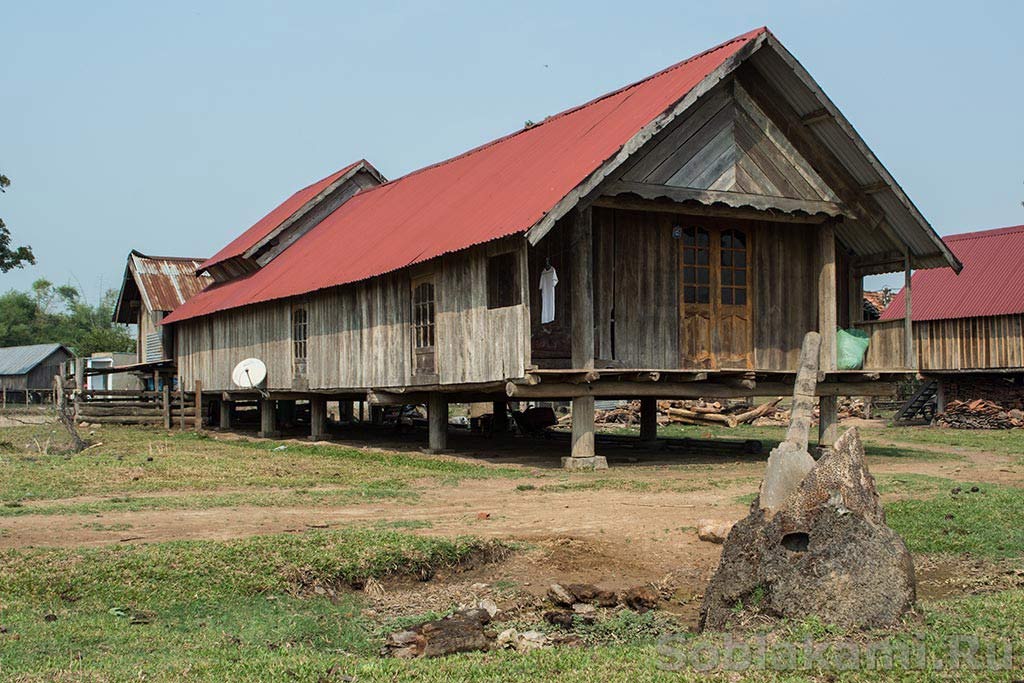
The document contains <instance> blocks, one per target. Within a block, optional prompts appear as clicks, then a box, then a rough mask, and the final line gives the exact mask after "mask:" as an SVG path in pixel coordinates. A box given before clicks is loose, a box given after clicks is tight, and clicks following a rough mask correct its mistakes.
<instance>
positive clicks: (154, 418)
mask: <svg viewBox="0 0 1024 683" xmlns="http://www.w3.org/2000/svg"><path fill="white" fill-rule="evenodd" d="M57 383H58V385H60V384H62V382H60V381H59V379H58V382H57ZM61 391H62V394H63V397H64V400H65V401H67V402H68V403H69V404H73V405H74V416H75V420H77V421H79V422H93V423H98V424H124V425H150V426H154V427H160V426H162V427H164V428H165V429H173V428H175V427H178V428H180V429H182V430H184V429H186V428H187V427H190V426H191V427H193V428H194V429H195V430H196V431H199V430H200V429H201V428H202V421H203V411H202V401H203V398H202V397H203V394H202V386H201V385H200V384H199V383H198V382H196V386H195V390H194V391H191V392H185V391H182V390H180V389H179V390H178V391H171V389H170V387H168V386H164V388H163V390H162V391H144V390H132V389H82V390H80V391H79V390H75V389H67V388H62V389H61Z"/></svg>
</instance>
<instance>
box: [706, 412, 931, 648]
mask: <svg viewBox="0 0 1024 683" xmlns="http://www.w3.org/2000/svg"><path fill="white" fill-rule="evenodd" d="M914 600H915V579H914V565H913V561H912V559H911V556H910V553H909V552H907V548H906V546H905V545H904V543H903V540H902V539H901V538H900V537H899V536H898V535H897V534H896V533H895V532H893V531H892V530H891V529H890V528H889V527H888V526H886V524H885V512H884V511H883V510H882V506H881V505H880V504H879V502H878V493H877V492H876V490H875V483H874V479H873V478H872V476H871V474H870V473H869V472H868V469H867V466H866V465H865V463H864V448H863V446H862V444H861V442H860V437H859V435H858V433H857V430H856V429H855V428H854V429H850V430H849V431H847V432H846V433H845V434H843V435H842V436H841V437H840V438H839V439H838V440H837V441H836V443H835V445H834V447H833V449H832V451H831V452H829V453H827V454H825V455H824V456H823V457H822V459H821V460H819V461H818V462H817V463H816V464H815V466H814V467H813V469H812V470H811V471H810V472H809V473H808V474H807V476H806V477H805V478H804V479H803V480H802V481H801V482H800V483H799V486H798V487H797V489H796V490H795V491H794V492H793V493H792V494H791V495H790V496H789V497H788V498H787V499H786V500H785V501H784V502H782V503H781V504H780V505H779V506H778V507H776V508H775V509H774V510H766V509H764V507H763V506H762V505H761V503H760V500H755V501H754V503H753V504H752V505H751V510H750V514H749V515H748V516H747V517H746V518H744V519H742V520H740V521H739V522H737V523H736V525H735V526H734V527H733V529H732V532H731V533H730V534H729V537H728V539H727V541H726V543H725V545H724V546H723V548H722V559H721V563H720V564H719V567H718V571H717V572H716V573H715V575H714V577H713V578H712V580H711V583H710V584H709V586H708V588H707V590H706V591H705V593H704V604H703V606H702V609H701V618H700V628H701V629H702V630H704V629H722V628H728V627H730V626H732V625H734V624H735V623H736V622H737V621H741V620H742V617H743V615H744V613H748V612H754V613H757V614H760V615H764V616H769V617H775V618H786V619H805V618H808V617H816V618H818V619H820V620H821V621H823V622H825V623H828V624H835V625H838V626H840V627H843V628H868V627H882V626H887V625H891V624H894V623H896V622H897V621H898V620H899V618H900V616H901V615H902V614H903V613H904V612H906V611H907V610H908V609H909V608H910V607H911V606H912V605H913V603H914Z"/></svg>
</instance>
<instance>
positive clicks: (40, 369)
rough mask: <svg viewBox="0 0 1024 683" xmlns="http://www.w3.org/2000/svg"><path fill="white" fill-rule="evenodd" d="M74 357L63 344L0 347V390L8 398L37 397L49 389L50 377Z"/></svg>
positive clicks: (51, 381) (51, 384)
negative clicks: (28, 395) (29, 395)
mask: <svg viewBox="0 0 1024 683" xmlns="http://www.w3.org/2000/svg"><path fill="white" fill-rule="evenodd" d="M73 357H74V356H73V355H72V353H71V352H70V351H69V350H68V349H67V347H66V346H64V345H63V344H32V345H29V346H8V347H5V348H0V390H3V391H4V392H5V393H6V394H7V395H8V397H9V398H11V399H12V400H14V397H19V398H20V400H22V401H24V400H25V397H26V394H27V393H28V394H33V395H37V394H36V393H35V392H38V394H39V395H41V393H42V392H45V391H52V390H53V378H54V375H59V374H61V364H63V363H65V362H67V361H68V360H70V359H72V358H73Z"/></svg>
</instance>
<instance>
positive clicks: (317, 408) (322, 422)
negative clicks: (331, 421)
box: [309, 396, 351, 441]
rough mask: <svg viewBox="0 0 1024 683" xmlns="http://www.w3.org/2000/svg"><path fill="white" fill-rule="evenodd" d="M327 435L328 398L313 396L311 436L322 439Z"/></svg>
mask: <svg viewBox="0 0 1024 683" xmlns="http://www.w3.org/2000/svg"><path fill="white" fill-rule="evenodd" d="M349 405H351V403H349ZM326 437H327V399H326V398H324V397H323V396H313V397H312V398H310V399H309V438H310V439H311V440H313V441H322V440H323V439H325V438H326Z"/></svg>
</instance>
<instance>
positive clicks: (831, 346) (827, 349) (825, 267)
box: [818, 223, 836, 372]
mask: <svg viewBox="0 0 1024 683" xmlns="http://www.w3.org/2000/svg"><path fill="white" fill-rule="evenodd" d="M818 332H819V334H821V359H820V361H819V363H818V369H819V370H820V371H821V372H830V371H832V370H835V369H836V233H835V228H834V227H833V225H832V223H825V224H823V225H822V226H821V230H820V231H819V232H818Z"/></svg>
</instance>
